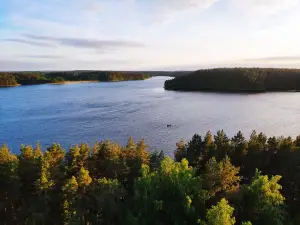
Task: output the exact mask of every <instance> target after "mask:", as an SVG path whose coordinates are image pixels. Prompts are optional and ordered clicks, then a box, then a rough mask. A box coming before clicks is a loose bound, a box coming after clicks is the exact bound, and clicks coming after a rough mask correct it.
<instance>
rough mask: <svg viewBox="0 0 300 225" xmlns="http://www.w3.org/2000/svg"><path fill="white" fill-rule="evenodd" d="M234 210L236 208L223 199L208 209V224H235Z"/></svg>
mask: <svg viewBox="0 0 300 225" xmlns="http://www.w3.org/2000/svg"><path fill="white" fill-rule="evenodd" d="M233 211H234V208H233V207H231V206H230V205H229V204H228V201H227V200H226V199H224V198H223V199H221V201H220V202H219V203H218V204H217V205H215V206H213V207H212V208H211V209H209V210H208V211H207V214H206V219H207V225H234V224H235V218H234V217H232V214H233Z"/></svg>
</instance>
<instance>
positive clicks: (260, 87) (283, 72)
mask: <svg viewBox="0 0 300 225" xmlns="http://www.w3.org/2000/svg"><path fill="white" fill-rule="evenodd" d="M299 84H300V70H298V69H265V68H218V69H206V70H198V71H196V72H193V73H191V74H189V75H186V76H179V77H175V78H174V79H172V80H167V81H166V82H165V89H167V90H183V91H222V92H262V91H289V90H300V85H299Z"/></svg>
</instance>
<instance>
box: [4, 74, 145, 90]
mask: <svg viewBox="0 0 300 225" xmlns="http://www.w3.org/2000/svg"><path fill="white" fill-rule="evenodd" d="M149 77H150V75H146V74H138V73H126V72H105V71H71V72H11V73H3V72H0V86H14V85H17V84H21V85H31V84H47V83H63V82H64V81H104V82H109V81H128V80H144V79H147V78H149Z"/></svg>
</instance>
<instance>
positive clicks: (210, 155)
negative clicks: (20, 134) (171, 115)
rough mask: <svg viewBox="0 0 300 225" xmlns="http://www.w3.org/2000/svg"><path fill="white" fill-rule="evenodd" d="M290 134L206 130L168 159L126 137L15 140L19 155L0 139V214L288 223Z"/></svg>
mask: <svg viewBox="0 0 300 225" xmlns="http://www.w3.org/2000/svg"><path fill="white" fill-rule="evenodd" d="M298 139H299V137H297V138H296V139H295V140H294V139H293V138H291V137H287V138H285V137H270V138H268V137H266V135H264V134H262V133H256V132H255V131H254V132H252V134H251V136H250V138H249V139H248V140H246V139H245V138H244V136H243V134H242V133H241V132H238V133H237V134H236V135H235V136H234V137H233V138H229V137H227V135H226V134H225V132H224V131H220V132H217V134H216V135H213V134H212V133H210V132H207V134H206V135H205V136H200V135H198V134H196V135H194V136H193V138H192V140H191V141H189V142H187V143H185V142H184V141H180V142H179V143H178V144H177V150H176V151H175V153H174V155H175V160H173V159H171V158H170V157H165V156H164V154H163V152H152V153H149V152H148V146H147V145H146V144H145V142H144V140H140V141H138V142H135V141H134V140H133V138H132V137H131V138H129V140H128V143H127V145H126V146H120V145H118V144H116V143H113V142H111V141H109V140H106V141H101V142H97V143H96V144H95V145H93V146H92V147H91V148H90V147H89V146H88V145H87V144H80V145H73V147H71V148H70V149H69V150H68V151H65V150H64V149H63V148H62V147H61V146H60V145H58V144H52V145H51V146H50V147H48V148H47V149H46V151H42V150H41V147H40V145H39V144H37V146H36V147H31V146H21V149H20V153H19V154H18V155H15V154H12V153H11V152H10V150H9V148H8V147H7V146H6V145H3V146H2V147H0V218H1V223H3V224H18V223H19V224H20V223H21V224H43V225H48V224H49V225H50V224H107V225H113V224H142V225H148V224H149V225H150V224H151V225H152V224H158V225H160V224H161V225H163V224H170V225H172V224H174V225H175V224H176V225H179V224H186V225H187V224H192V225H193V224H195V225H196V224H203V225H204V224H205V225H209V224H238V225H239V224H243V225H250V224H251V223H252V224H254V225H264V224H272V225H273V224H274V225H281V224H295V225H296V224H299V221H300V220H299V218H300V214H299V208H298V207H299V204H300V191H299V190H300V167H299V164H300V151H299V150H300V149H299V144H298ZM189 162H191V163H189ZM256 169H258V170H259V171H262V172H256ZM262 174H266V175H262ZM228 202H230V205H231V206H230V205H229V204H228ZM233 216H234V217H233ZM20 221H21V222H20ZM235 221H236V222H235ZM243 221H251V223H250V222H243Z"/></svg>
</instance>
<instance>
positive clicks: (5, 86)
mask: <svg viewBox="0 0 300 225" xmlns="http://www.w3.org/2000/svg"><path fill="white" fill-rule="evenodd" d="M18 86H21V84H14V85H0V88H8V87H18Z"/></svg>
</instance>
